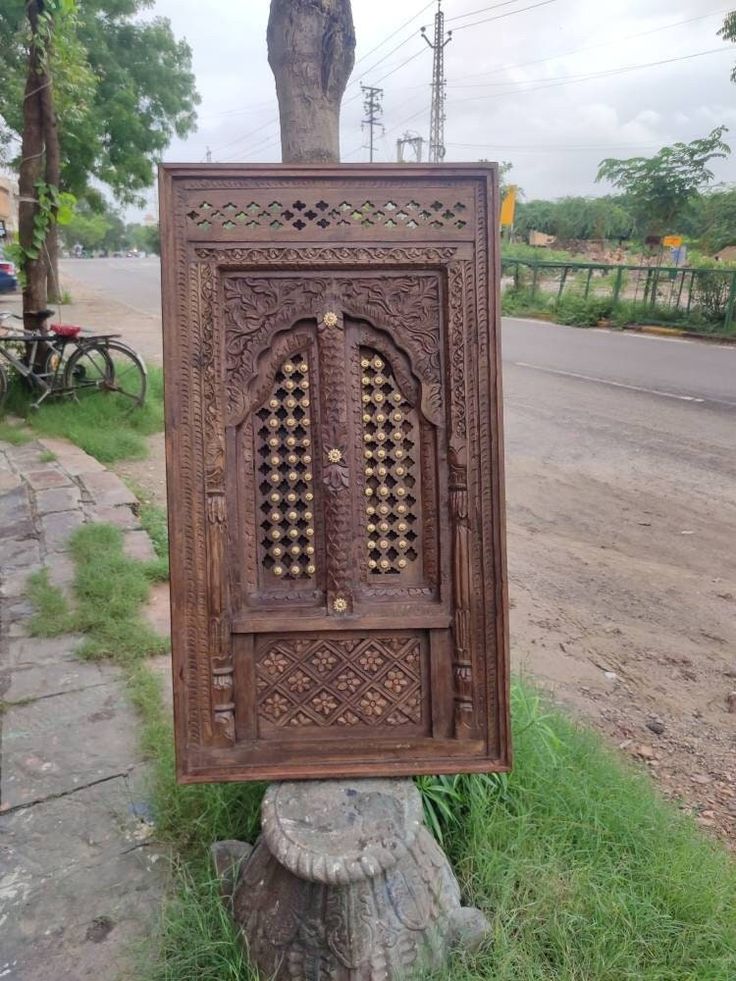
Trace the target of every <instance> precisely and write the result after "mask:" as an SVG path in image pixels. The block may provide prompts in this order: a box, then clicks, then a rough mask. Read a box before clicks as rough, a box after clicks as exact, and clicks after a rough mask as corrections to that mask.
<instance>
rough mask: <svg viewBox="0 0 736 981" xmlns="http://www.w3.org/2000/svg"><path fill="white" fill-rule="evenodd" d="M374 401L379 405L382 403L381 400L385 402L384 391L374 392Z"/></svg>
mask: <svg viewBox="0 0 736 981" xmlns="http://www.w3.org/2000/svg"><path fill="white" fill-rule="evenodd" d="M373 401H374V402H375V403H376V404H377V405H380V404H381V402H383V392H374V393H373Z"/></svg>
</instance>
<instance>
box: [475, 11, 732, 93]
mask: <svg viewBox="0 0 736 981" xmlns="http://www.w3.org/2000/svg"><path fill="white" fill-rule="evenodd" d="M729 9H730V8H729V7H723V8H721V9H720V10H712V11H711V12H710V13H709V14H699V15H698V16H697V17H689V18H688V19H687V20H677V21H674V22H673V23H671V24H664V25H663V26H662V27H653V28H650V29H649V30H647V31H637V33H636V34H626V35H625V36H624V37H618V38H612V39H610V40H608V41H601V42H600V43H599V44H588V45H586V46H585V47H584V48H573V49H572V50H570V51H562V52H560V53H559V54H556V55H548V56H547V57H546V58H536V59H535V60H534V61H521V62H514V63H513V64H510V65H501V66H500V67H499V68H494V69H493V70H492V71H489V72H474V73H473V74H472V75H459V76H458V78H485V77H487V76H488V75H499V74H500V73H501V72H505V71H510V70H511V69H512V68H528V67H530V66H531V65H541V64H544V63H545V62H548V61H557V60H558V59H560V58H567V57H571V56H572V55H577V54H582V53H583V52H585V51H595V50H597V49H598V48H608V47H610V46H611V45H612V44H622V43H623V42H624V41H633V40H635V39H636V38H640V37H647V36H648V35H650V34H659V33H660V32H661V31H667V30H670V29H671V28H673V27H682V26H684V25H685V24H692V23H694V22H695V21H699V20H706V19H707V18H708V17H715V16H717V15H720V14H723V13H726V12H727V11H728V10H729ZM456 30H457V28H456Z"/></svg>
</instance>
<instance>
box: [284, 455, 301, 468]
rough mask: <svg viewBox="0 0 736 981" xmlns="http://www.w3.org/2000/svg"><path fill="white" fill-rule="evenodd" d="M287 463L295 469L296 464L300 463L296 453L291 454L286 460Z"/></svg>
mask: <svg viewBox="0 0 736 981" xmlns="http://www.w3.org/2000/svg"><path fill="white" fill-rule="evenodd" d="M286 462H287V463H288V464H290V465H291V466H292V467H293V466H294V464H296V463H298V462H299V457H298V456H297V455H296V453H290V454H289V455H288V456H287V458H286Z"/></svg>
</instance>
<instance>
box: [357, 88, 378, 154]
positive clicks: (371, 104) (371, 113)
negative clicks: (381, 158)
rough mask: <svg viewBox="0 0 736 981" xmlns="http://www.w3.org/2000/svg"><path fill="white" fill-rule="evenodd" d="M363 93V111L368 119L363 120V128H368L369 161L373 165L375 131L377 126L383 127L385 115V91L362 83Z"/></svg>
mask: <svg viewBox="0 0 736 981" xmlns="http://www.w3.org/2000/svg"><path fill="white" fill-rule="evenodd" d="M360 88H361V91H362V92H363V110H364V112H365V115H366V118H365V119H364V120H363V126H367V127H368V133H369V136H368V141H369V142H368V147H369V153H370V156H369V158H368V159H369V160H370V162H371V163H373V153H374V149H375V142H374V139H373V131H374V130H375V128H376V127H377V126H381V130H383V126H382V125H381V123H380V122H379V119H380V118H381V116H382V114H383V106H382V105H381V99H382V98H383V89H377V88H376V87H375V86H374V85H363V84H362V83H361V86H360Z"/></svg>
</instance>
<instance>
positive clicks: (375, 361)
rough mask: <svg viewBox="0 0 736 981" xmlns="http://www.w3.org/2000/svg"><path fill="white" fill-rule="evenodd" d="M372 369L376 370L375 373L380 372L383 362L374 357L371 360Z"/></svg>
mask: <svg viewBox="0 0 736 981" xmlns="http://www.w3.org/2000/svg"><path fill="white" fill-rule="evenodd" d="M373 367H374V368H375V369H376V371H380V370H381V368H383V361H381V359H380V358H379V357H375V358H374V359H373Z"/></svg>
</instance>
